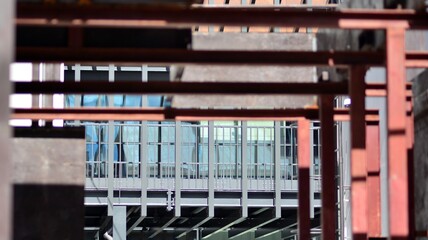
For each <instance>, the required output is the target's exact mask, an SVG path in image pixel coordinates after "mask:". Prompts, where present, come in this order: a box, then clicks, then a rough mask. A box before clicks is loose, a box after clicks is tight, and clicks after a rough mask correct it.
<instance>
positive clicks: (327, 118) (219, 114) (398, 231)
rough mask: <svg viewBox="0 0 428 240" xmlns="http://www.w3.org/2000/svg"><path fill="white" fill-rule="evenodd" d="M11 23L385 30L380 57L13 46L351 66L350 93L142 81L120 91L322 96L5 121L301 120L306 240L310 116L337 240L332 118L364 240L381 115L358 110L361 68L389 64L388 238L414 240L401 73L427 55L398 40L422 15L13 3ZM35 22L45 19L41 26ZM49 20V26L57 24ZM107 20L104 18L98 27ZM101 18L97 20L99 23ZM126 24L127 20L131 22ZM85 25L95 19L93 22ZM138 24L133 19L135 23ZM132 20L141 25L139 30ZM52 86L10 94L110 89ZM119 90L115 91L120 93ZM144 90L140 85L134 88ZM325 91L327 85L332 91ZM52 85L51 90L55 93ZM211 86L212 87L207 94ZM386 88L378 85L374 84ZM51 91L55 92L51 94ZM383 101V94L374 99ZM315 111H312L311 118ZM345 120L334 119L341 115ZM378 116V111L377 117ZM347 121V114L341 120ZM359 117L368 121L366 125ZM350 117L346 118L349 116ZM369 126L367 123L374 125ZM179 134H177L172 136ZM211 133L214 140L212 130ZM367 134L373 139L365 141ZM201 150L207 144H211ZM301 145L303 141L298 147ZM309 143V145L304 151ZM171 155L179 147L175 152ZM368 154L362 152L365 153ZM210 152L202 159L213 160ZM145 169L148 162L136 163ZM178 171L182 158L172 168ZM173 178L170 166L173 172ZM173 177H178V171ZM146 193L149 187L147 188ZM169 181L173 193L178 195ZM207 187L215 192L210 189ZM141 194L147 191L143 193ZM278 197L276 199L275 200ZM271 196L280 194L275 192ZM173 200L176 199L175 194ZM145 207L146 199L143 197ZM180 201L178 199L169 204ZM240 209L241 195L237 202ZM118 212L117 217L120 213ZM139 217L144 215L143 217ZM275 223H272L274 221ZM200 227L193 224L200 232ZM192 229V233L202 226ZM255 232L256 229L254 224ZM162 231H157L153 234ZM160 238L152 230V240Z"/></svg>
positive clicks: (50, 54)
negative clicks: (336, 103)
mask: <svg viewBox="0 0 428 240" xmlns="http://www.w3.org/2000/svg"><path fill="white" fill-rule="evenodd" d="M17 9H18V10H17V18H18V19H17V24H18V25H20V24H24V25H32V24H35V25H44V26H47V27H56V25H57V24H59V25H65V26H69V27H72V28H74V27H76V28H79V27H84V26H86V25H91V24H99V25H102V26H114V25H115V22H114V21H111V20H127V21H122V22H120V23H121V24H125V25H126V24H128V25H130V26H134V27H141V26H148V25H149V26H166V25H173V26H177V25H179V26H183V25H186V26H189V25H194V24H195V25H204V24H210V25H215V24H219V25H235V26H243V25H252V26H292V27H332V28H347V29H383V30H386V38H387V44H386V51H385V53H365V52H262V51H237V52H234V51H192V50H171V49H155V50H135V49H88V48H81V45H79V43H78V41H79V37H77V38H73V39H72V40H73V41H75V40H77V44H74V48H58V49H50V48H43V47H40V48H24V47H22V48H18V49H16V60H17V61H33V62H37V61H49V62H51V61H52V62H57V61H58V62H60V61H61V62H63V61H77V62H87V61H92V62H106V61H108V62H111V61H113V62H154V63H197V64H214V63H215V64H262V65H272V64H279V65H291V66H296V65H306V66H314V65H325V66H348V67H350V69H351V80H350V84H349V85H350V86H349V90H347V89H346V88H347V87H348V86H347V85H346V84H342V83H336V84H333V83H314V84H311V85H312V86H313V87H311V88H310V89H306V87H305V86H304V85H303V84H302V85H299V84H294V85H293V84H286V85H285V84H284V87H285V86H287V87H289V88H287V89H285V88H284V89H276V87H277V86H278V85H275V84H270V85H269V87H268V88H260V86H261V85H257V84H247V83H241V84H238V83H236V84H235V85H233V84H231V86H233V87H232V88H230V89H231V90H225V89H224V87H226V85H228V84H226V83H222V84H218V83H216V84H211V85H215V86H214V87H213V86H210V87H206V88H205V87H201V86H199V85H194V86H189V85H186V84H183V83H181V84H175V83H170V84H159V85H156V84H146V85H145V86H147V87H148V89H147V90H142V88H138V90H133V89H132V88H133V87H134V86H133V85H132V84H126V83H125V84H123V86H121V87H120V91H122V92H126V93H128V92H133V93H135V92H144V93H156V92H165V93H174V94H182V93H192V94H208V93H233V94H245V93H247V94H268V93H270V94H272V93H275V94H286V93H287V94H290V93H291V94H303V93H311V94H320V104H319V109H318V108H312V109H297V110H269V109H265V110H218V109H217V110H216V109H206V110H194V109H191V110H186V109H138V110H129V109H120V110H119V109H117V110H116V109H109V108H107V109H25V110H24V109H15V110H14V113H13V114H12V118H25V119H34V120H36V119H49V120H50V119H58V118H61V119H68V120H71V119H92V120H94V119H97V120H164V119H175V120H177V121H185V120H186V121H193V120H214V119H221V120H224V119H228V120H229V119H234V120H249V119H251V120H253V119H259V120H284V119H297V120H299V129H300V130H299V143H301V144H302V146H301V147H299V155H300V156H301V157H302V161H299V203H300V205H299V222H298V224H299V226H298V227H299V235H300V236H301V237H302V238H306V236H308V233H309V230H310V229H309V228H310V226H309V224H308V213H309V209H308V202H307V200H308V199H307V198H308V196H309V192H308V191H309V188H308V185H309V184H308V183H309V179H308V178H309V176H308V174H307V172H308V165H307V161H304V160H305V159H306V160H307V156H308V148H307V146H306V145H307V144H308V141H307V135H308V132H307V130H308V124H307V122H306V121H307V120H302V117H304V118H307V119H318V118H319V119H320V120H321V125H322V132H321V139H322V161H323V168H322V190H323V194H322V212H321V218H322V237H323V239H334V238H335V235H336V227H335V224H334V223H335V222H336V219H335V217H336V216H335V215H336V212H335V200H336V199H335V198H336V189H335V187H334V186H335V179H334V177H335V165H334V144H333V142H334V139H333V137H334V129H333V124H334V120H350V121H351V126H352V135H351V137H352V139H351V142H352V159H351V161H352V213H353V227H352V231H353V236H354V238H355V239H367V237H379V235H380V233H379V232H380V230H379V228H380V227H379V224H380V216H379V204H380V203H379V201H380V200H379V199H380V197H379V187H380V186H379V171H380V168H379V164H378V163H379V153H378V152H379V148H378V142H379V140H378V136H379V130H378V126H377V125H376V122H378V121H379V119H378V117H373V118H370V117H369V115H368V114H367V112H370V111H369V110H366V109H365V105H364V102H365V97H366V96H368V95H369V94H368V90H373V89H370V85H368V86H365V84H364V75H365V69H366V67H368V66H386V69H387V83H386V94H385V93H384V92H383V94H385V95H386V97H387V106H388V118H387V126H388V137H387V139H386V140H387V142H388V172H389V177H388V179H389V189H390V191H389V196H388V198H389V225H390V227H389V229H390V232H389V234H390V237H391V239H410V238H411V236H414V235H415V232H414V231H415V230H414V229H413V225H412V224H411V222H412V221H411V217H412V214H411V211H412V209H413V208H412V207H413V206H412V205H413V202H412V201H409V199H411V197H410V193H411V190H410V189H409V184H410V186H411V184H412V180H410V178H409V176H408V170H409V163H411V162H412V159H411V157H412V156H411V155H408V154H407V150H408V148H409V146H411V143H412V139H413V138H412V129H411V127H409V126H408V125H406V120H407V121H408V122H412V121H411V115H410V116H407V111H406V99H408V97H410V96H408V97H407V96H406V84H405V69H406V67H428V53H407V54H406V53H405V50H404V38H405V31H406V30H407V29H427V28H428V21H427V17H428V16H427V15H426V14H419V13H418V14H417V13H415V12H413V11H405V10H377V11H369V10H367V11H362V10H361V11H360V10H346V11H345V10H342V11H332V12H331V11H329V12H325V11H318V10H317V11H308V10H306V9H289V8H281V7H266V8H251V7H236V8H223V7H209V8H206V7H195V8H193V7H190V8H170V7H145V6H127V5H120V6H115V7H110V6H107V7H106V6H97V5H90V4H89V5H83V6H74V5H64V6H62V5H58V4H40V5H31V4H18V8H17ZM40 19H42V20H40ZM53 19H56V20H55V21H54V20H53ZM100 19H107V20H100ZM97 20H99V22H97ZM128 20H132V21H128ZM91 21H92V22H91ZM135 21H137V22H135ZM137 23H138V25H136V24H137ZM55 84H57V83H28V84H24V83H19V84H16V92H19V93H24V92H25V93H54V92H64V93H66V92H67V93H77V92H90V91H93V92H101V91H103V92H108V93H111V92H112V89H113V87H116V85H109V84H106V85H105V86H102V85H99V86H98V87H100V88H97V86H91V85H90V84H84V85H83V84H81V85H79V84H70V85H66V84H62V83H61V84H62V85H61V88H62V87H64V88H63V89H62V90H61V88H59V87H58V86H59V85H55ZM118 85H119V84H117V86H118ZM141 85H143V84H141ZM331 86H334V87H332V88H330V87H331ZM57 87H58V88H57ZM211 87H213V88H212V89H209V88H211ZM381 88H383V89H385V88H384V87H383V86H382V87H381ZM56 89H58V90H56ZM346 93H349V95H350V96H351V98H352V107H351V110H350V117H349V114H348V111H344V110H340V109H337V110H335V109H333V95H332V94H346ZM380 95H382V94H380ZM318 111H319V113H318ZM340 113H341V114H342V115H341V116H342V117H343V118H340V117H338V115H339V114H340ZM375 115H376V114H375ZM344 116H346V117H344ZM364 116H366V119H365V118H364ZM349 118H350V119H349ZM373 124H374V125H373ZM176 131H180V130H179V129H177V130H176ZM208 131H209V132H211V133H213V126H212V123H210V124H209V126H208ZM366 135H367V137H369V136H370V137H372V138H373V139H375V140H374V141H373V140H371V141H370V144H368V143H367V142H366ZM208 144H214V143H213V141H212V139H211V140H210V141H209V142H208ZM299 145H300V144H299ZM305 146H306V147H305ZM175 151H176V154H178V153H179V152H180V149H175ZM368 153H369V154H368ZM211 154H213V153H210V155H209V158H212V156H211ZM142 164H147V163H146V162H144V163H143V162H142ZM176 164H179V161H177V162H176ZM209 164H210V165H209V167H208V169H210V170H209V174H208V179H209V182H208V184H209V185H212V184H213V182H212V181H213V174H214V172H213V167H214V166H213V165H212V164H214V163H213V161H210V162H209ZM176 171H177V169H176ZM176 174H177V173H176ZM145 187H146V186H145ZM180 187H181V186H180V184H179V183H176V185H175V188H176V189H180ZM210 189H213V188H210ZM142 190H143V191H144V187H143V189H142ZM277 193H278V192H276V194H277ZM275 196H277V195H275ZM176 197H177V198H178V201H180V199H179V198H180V195H179V194H178V195H176ZM141 201H142V207H144V208H145V207H146V206H144V205H145V204H146V203H144V199H143V197H142V200H141ZM176 201H177V199H176ZM212 201H214V192H209V193H208V202H209V203H211V202H212ZM242 201H243V203H246V201H247V198H246V197H245V196H243V197H242ZM213 206H214V205H213V204H210V208H209V209H208V215H207V217H206V218H205V219H204V220H203V221H202V223H203V222H204V221H206V220H207V219H209V218H211V217H212V216H213V214H214V209H213ZM121 214H123V212H122V213H121ZM145 214H146V213H145V211H142V215H141V217H144V216H145ZM179 215H180V211H179V210H177V208H176V210H175V212H174V214H173V216H172V217H171V219H170V220H169V221H167V222H166V223H165V225H164V226H163V228H166V227H168V225H169V224H170V223H171V222H172V221H174V220H175V219H176V218H177V216H179ZM246 216H247V213H245V212H243V213H242V215H240V216H239V217H238V218H236V221H234V222H232V223H230V224H229V225H227V226H231V224H238V223H239V222H240V221H242V218H245V217H246ZM273 217H278V214H274V216H273ZM200 224H201V223H199V225H200ZM199 225H198V224H195V225H194V226H199ZM255 227H257V226H255ZM159 231H160V230H159ZM159 231H157V232H154V233H153V235H152V236H156V234H157V233H159Z"/></svg>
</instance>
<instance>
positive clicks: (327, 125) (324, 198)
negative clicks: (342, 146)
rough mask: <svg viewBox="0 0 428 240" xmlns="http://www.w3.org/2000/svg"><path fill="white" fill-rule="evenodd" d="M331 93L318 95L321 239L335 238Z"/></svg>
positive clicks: (334, 173)
mask: <svg viewBox="0 0 428 240" xmlns="http://www.w3.org/2000/svg"><path fill="white" fill-rule="evenodd" d="M333 99H334V97H333V96H331V95H324V96H321V97H320V100H319V101H320V122H321V145H322V148H321V165H322V168H321V189H322V193H321V233H322V239H335V238H336V212H337V211H336V195H337V194H336V193H337V188H336V186H337V185H336V159H335V139H334V136H335V134H334V117H333V116H334V110H333Z"/></svg>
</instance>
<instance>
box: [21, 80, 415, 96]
mask: <svg viewBox="0 0 428 240" xmlns="http://www.w3.org/2000/svg"><path fill="white" fill-rule="evenodd" d="M13 85H14V93H16V94H118V93H121V94H174V95H179V94H180V95H181V94H184V95H185V94H203V95H206V94H242V95H245V94H252V95H254V94H260V95H261V94H293V95H300V94H301V95H305V94H306V95H312V94H317V95H318V94H334V95H346V94H348V89H347V88H348V83H347V82H320V83H289V82H287V83H285V82H283V83H278V82H275V83H266V82H260V83H254V82H103V83H102V84H100V82H98V81H97V82H59V81H47V82H14V83H13ZM366 96H368V97H385V96H386V85H385V84H366ZM407 97H408V98H411V97H412V85H411V84H408V85H407Z"/></svg>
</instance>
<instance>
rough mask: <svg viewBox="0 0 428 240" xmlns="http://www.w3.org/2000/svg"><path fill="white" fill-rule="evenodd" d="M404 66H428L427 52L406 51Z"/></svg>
mask: <svg viewBox="0 0 428 240" xmlns="http://www.w3.org/2000/svg"><path fill="white" fill-rule="evenodd" d="M406 67H408V68H428V52H407V53H406Z"/></svg>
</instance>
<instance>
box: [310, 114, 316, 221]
mask: <svg viewBox="0 0 428 240" xmlns="http://www.w3.org/2000/svg"><path fill="white" fill-rule="evenodd" d="M309 126H310V131H309V146H310V147H309V157H310V164H309V177H311V176H314V175H315V174H314V173H315V168H314V162H315V159H314V123H313V122H311V123H310V125H309ZM314 181H315V178H312V179H309V204H310V209H309V215H310V218H312V219H313V218H315V207H314V202H315V198H314V193H315V182H314Z"/></svg>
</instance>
